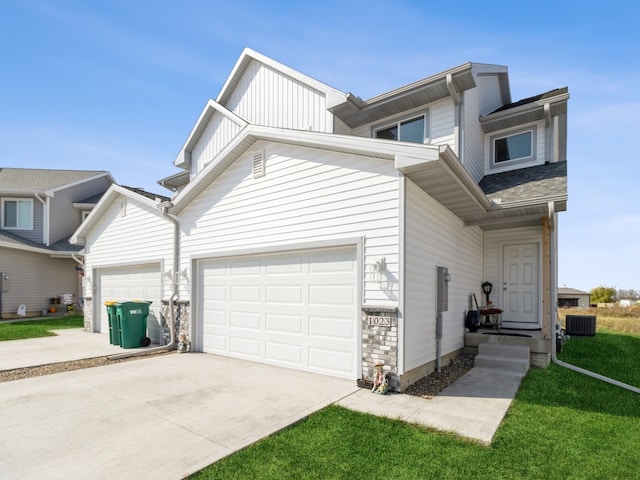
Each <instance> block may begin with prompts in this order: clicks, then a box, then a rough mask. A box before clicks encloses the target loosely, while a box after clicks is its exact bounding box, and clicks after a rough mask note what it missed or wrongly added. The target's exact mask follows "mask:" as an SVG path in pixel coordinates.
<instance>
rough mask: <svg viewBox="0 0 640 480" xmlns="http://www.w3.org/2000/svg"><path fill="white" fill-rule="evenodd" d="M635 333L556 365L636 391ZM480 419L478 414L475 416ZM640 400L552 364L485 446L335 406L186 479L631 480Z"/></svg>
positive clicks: (603, 333)
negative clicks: (581, 370)
mask: <svg viewBox="0 0 640 480" xmlns="http://www.w3.org/2000/svg"><path fill="white" fill-rule="evenodd" d="M639 354H640V335H637V334H628V333H619V332H613V331H607V330H600V331H598V334H597V336H596V337H582V338H577V337H575V338H572V339H571V340H570V341H569V342H568V343H567V345H566V347H565V350H564V351H563V352H562V354H561V358H562V360H564V361H566V362H569V363H573V364H576V365H579V366H583V367H585V368H591V369H593V370H596V371H597V372H598V373H600V374H602V375H608V376H611V377H613V378H616V379H617V380H620V381H623V382H625V383H628V384H631V385H634V386H640V355H639ZM480 413H481V412H480ZM639 438H640V396H638V395H637V394H636V393H633V392H630V391H627V390H623V389H621V388H618V387H615V386H613V385H610V384H608V383H604V382H601V381H598V380H595V379H593V378H590V377H587V376H585V375H582V374H579V373H576V372H573V371H570V370H567V369H565V368H562V367H559V366H557V365H555V364H552V365H551V366H550V367H549V368H548V369H547V370H540V369H533V370H531V371H530V372H529V374H528V375H527V377H526V378H525V379H524V382H523V384H522V386H521V388H520V391H519V393H518V395H517V397H516V399H515V401H514V402H513V404H512V407H511V409H510V411H509V413H508V415H507V418H506V419H505V421H504V422H503V424H502V426H501V427H500V429H499V430H498V433H497V435H496V438H495V441H494V443H493V444H492V445H491V446H490V447H484V446H480V445H477V444H473V443H470V442H467V441H463V440H460V439H459V438H456V437H454V436H452V435H448V434H443V433H439V432H433V431H427V430H424V429H422V428H418V427H415V426H412V425H407V424H405V423H402V422H399V421H395V420H392V419H385V418H378V417H373V416H369V415H365V414H360V413H356V412H352V411H349V410H346V409H343V408H340V407H336V406H332V407H329V408H326V409H324V410H323V411H321V412H319V413H318V414H316V415H312V416H311V417H310V418H308V419H307V420H305V421H303V422H301V423H300V424H298V425H295V426H293V427H292V428H289V429H287V430H285V431H283V432H281V433H279V434H277V435H274V436H272V437H270V438H267V439H265V440H262V441H260V442H259V443H257V444H255V445H254V446H252V447H249V448H247V449H245V450H243V451H241V452H238V453H236V454H234V455H231V456H230V457H228V458H226V459H224V460H222V461H220V462H218V463H217V464H214V465H212V466H210V467H208V468H207V469H205V470H203V471H201V472H199V473H197V474H195V475H193V476H192V477H190V478H192V479H241V478H256V479H258V478H259V479H282V478H296V479H298V478H308V479H342V478H344V479H360V478H362V479H370V478H408V479H425V478H434V479H435V478H437V479H467V478H473V479H491V480H496V479H509V480H513V479H542V478H545V479H556V478H557V479H598V480H600V479H603V478H606V479H629V478H638V472H640V449H638V439H639Z"/></svg>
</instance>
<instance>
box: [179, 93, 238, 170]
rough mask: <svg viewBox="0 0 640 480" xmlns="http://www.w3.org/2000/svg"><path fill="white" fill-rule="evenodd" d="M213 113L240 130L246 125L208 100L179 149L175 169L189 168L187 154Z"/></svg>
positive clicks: (189, 162)
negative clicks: (223, 117)
mask: <svg viewBox="0 0 640 480" xmlns="http://www.w3.org/2000/svg"><path fill="white" fill-rule="evenodd" d="M215 112H218V113H220V114H222V115H224V116H225V117H227V118H228V119H229V120H231V121H232V122H234V123H235V124H237V125H239V126H240V127H241V128H243V127H245V126H246V125H248V123H247V122H246V120H244V119H242V118H240V117H239V116H238V115H236V114H235V113H233V112H232V111H230V110H228V109H226V108H225V107H223V106H222V105H220V104H219V103H218V102H216V101H215V100H211V99H209V101H207V104H206V105H205V107H204V108H203V109H202V112H201V113H200V116H199V117H198V120H197V121H196V123H195V125H194V126H193V128H192V129H191V132H189V136H188V137H187V139H186V141H185V142H184V145H183V146H182V148H181V149H180V152H179V153H178V156H177V157H176V159H175V161H174V162H173V163H174V165H175V166H176V167H180V168H184V169H188V168H189V166H190V164H191V161H190V157H189V155H188V154H190V153H191V150H192V149H193V147H194V146H195V144H196V143H197V142H198V140H199V139H200V136H201V135H202V132H203V130H204V129H205V128H206V126H207V124H208V123H209V122H210V121H211V119H212V118H213V115H214V113H215Z"/></svg>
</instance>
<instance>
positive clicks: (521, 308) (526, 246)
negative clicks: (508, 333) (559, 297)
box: [501, 243, 542, 330]
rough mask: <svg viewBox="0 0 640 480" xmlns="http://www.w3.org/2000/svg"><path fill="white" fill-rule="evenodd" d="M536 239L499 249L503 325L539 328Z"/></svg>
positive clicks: (538, 260) (538, 256) (538, 270)
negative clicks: (500, 255) (500, 254)
mask: <svg viewBox="0 0 640 480" xmlns="http://www.w3.org/2000/svg"><path fill="white" fill-rule="evenodd" d="M539 250H540V248H539V245H538V244H537V243H522V244H514V245H504V246H503V251H502V307H501V308H502V310H503V311H504V313H503V314H502V325H503V327H504V328H522V329H530V330H533V329H538V328H540V327H541V325H542V323H541V318H540V300H539V299H540V282H539V278H540V273H539V272H540V254H539Z"/></svg>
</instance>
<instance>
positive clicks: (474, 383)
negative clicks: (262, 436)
mask: <svg viewBox="0 0 640 480" xmlns="http://www.w3.org/2000/svg"><path fill="white" fill-rule="evenodd" d="M521 381H522V379H521V378H520V377H519V376H513V375H505V374H500V373H496V372H495V371H490V370H484V369H482V368H478V367H474V368H472V369H471V370H470V371H469V372H467V373H466V374H465V375H464V376H463V377H462V378H460V379H459V380H458V381H457V382H455V383H454V384H453V385H451V386H449V387H448V388H446V389H445V390H444V391H442V392H441V393H440V395H438V396H436V397H435V398H434V399H432V400H426V399H424V398H420V397H414V396H411V395H404V394H398V393H387V394H386V395H376V394H374V393H371V392H370V391H369V390H368V389H360V390H359V391H357V392H356V393H354V394H352V395H349V396H348V397H346V398H344V399H342V400H340V401H339V402H337V405H340V406H342V407H345V408H348V409H350V410H355V411H359V412H364V413H369V414H372V415H378V416H382V417H388V418H393V419H398V420H402V421H404V422H407V423H415V424H419V425H422V426H424V427H428V428H434V429H436V430H442V431H446V432H452V433H455V434H457V435H460V436H462V437H465V438H468V439H470V440H474V441H477V442H479V443H481V444H484V445H489V444H491V442H492V440H493V437H494V436H495V434H496V431H497V430H498V427H500V423H501V422H502V420H503V418H504V416H505V415H506V414H507V411H508V410H509V407H510V406H511V402H512V401H513V399H514V398H515V396H516V393H517V392H518V388H519V387H520V383H521Z"/></svg>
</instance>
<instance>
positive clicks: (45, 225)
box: [33, 193, 50, 247]
mask: <svg viewBox="0 0 640 480" xmlns="http://www.w3.org/2000/svg"><path fill="white" fill-rule="evenodd" d="M33 196H34V197H36V198H37V199H38V201H39V202H40V203H42V210H43V212H42V243H43V244H44V245H46V246H47V247H48V246H49V244H50V242H49V228H50V227H49V208H50V207H49V206H50V203H49V200H50V197H49V196H47V199H46V200H43V199H42V198H40V195H39V194H38V193H34V194H33Z"/></svg>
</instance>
